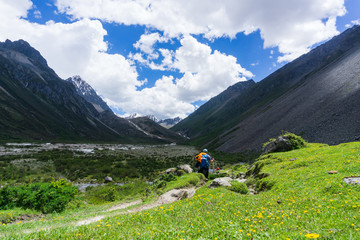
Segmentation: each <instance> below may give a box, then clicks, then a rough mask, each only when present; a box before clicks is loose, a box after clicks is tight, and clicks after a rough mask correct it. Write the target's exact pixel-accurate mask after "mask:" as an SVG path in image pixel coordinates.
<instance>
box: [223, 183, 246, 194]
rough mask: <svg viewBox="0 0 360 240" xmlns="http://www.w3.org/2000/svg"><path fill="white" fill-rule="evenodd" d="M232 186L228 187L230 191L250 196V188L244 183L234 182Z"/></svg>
mask: <svg viewBox="0 0 360 240" xmlns="http://www.w3.org/2000/svg"><path fill="white" fill-rule="evenodd" d="M230 184H231V186H229V187H226V188H227V189H229V190H230V191H233V192H237V193H240V194H248V193H249V189H248V187H247V186H246V184H245V183H243V182H238V181H236V180H233V181H231V182H230Z"/></svg>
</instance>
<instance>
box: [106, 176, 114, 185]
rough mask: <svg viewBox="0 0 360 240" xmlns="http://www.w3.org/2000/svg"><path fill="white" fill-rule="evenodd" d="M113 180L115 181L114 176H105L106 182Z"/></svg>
mask: <svg viewBox="0 0 360 240" xmlns="http://www.w3.org/2000/svg"><path fill="white" fill-rule="evenodd" d="M112 181H113V179H112V177H109V176H106V177H105V182H106V183H108V182H112Z"/></svg>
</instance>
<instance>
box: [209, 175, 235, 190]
mask: <svg viewBox="0 0 360 240" xmlns="http://www.w3.org/2000/svg"><path fill="white" fill-rule="evenodd" d="M232 180H233V179H232V178H230V177H223V178H215V179H214V180H213V181H212V183H211V184H210V186H209V188H216V187H221V186H229V187H230V186H231V184H230V181H232Z"/></svg>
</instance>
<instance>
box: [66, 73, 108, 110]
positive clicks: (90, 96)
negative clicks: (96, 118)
mask: <svg viewBox="0 0 360 240" xmlns="http://www.w3.org/2000/svg"><path fill="white" fill-rule="evenodd" d="M66 81H69V82H71V83H72V84H73V85H74V86H75V88H76V92H77V93H78V94H79V95H80V96H82V97H83V98H85V99H86V100H87V101H88V102H90V103H91V104H92V105H93V106H94V107H95V109H96V110H97V111H98V112H103V111H111V109H110V107H109V106H108V105H107V104H106V103H105V102H104V100H102V98H101V97H100V96H99V95H98V94H97V93H96V91H95V90H94V89H93V88H92V87H91V86H90V85H89V84H88V83H87V82H85V81H84V80H83V79H81V77H80V76H73V77H71V78H68V79H66Z"/></svg>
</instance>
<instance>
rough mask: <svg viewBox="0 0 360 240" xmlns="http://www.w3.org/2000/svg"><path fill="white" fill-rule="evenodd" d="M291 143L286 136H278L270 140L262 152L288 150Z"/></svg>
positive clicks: (290, 147)
mask: <svg viewBox="0 0 360 240" xmlns="http://www.w3.org/2000/svg"><path fill="white" fill-rule="evenodd" d="M291 149H292V145H291V143H290V140H289V139H288V138H287V137H284V136H280V137H278V138H277V139H276V140H274V141H270V142H269V143H268V144H267V145H266V146H265V147H264V149H263V154H266V153H271V152H285V151H290V150H291Z"/></svg>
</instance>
